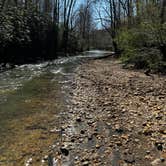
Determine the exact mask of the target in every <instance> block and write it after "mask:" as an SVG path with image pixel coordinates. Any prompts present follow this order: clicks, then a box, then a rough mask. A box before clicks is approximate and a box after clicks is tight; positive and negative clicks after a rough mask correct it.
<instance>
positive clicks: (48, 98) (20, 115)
mask: <svg viewBox="0 0 166 166" xmlns="http://www.w3.org/2000/svg"><path fill="white" fill-rule="evenodd" d="M108 54H110V52H106V51H88V52H85V53H83V54H81V55H79V56H74V57H65V58H59V59H56V60H54V61H51V62H45V63H41V64H33V65H32V64H28V65H22V66H18V67H16V68H14V69H12V70H9V71H5V72H2V73H0V166H1V165H2V166H22V165H26V166H28V164H29V163H31V162H32V163H33V164H34V165H35V166H37V165H41V164H42V165H44V163H45V162H44V159H43V160H42V161H41V159H42V158H44V156H45V155H47V154H48V153H49V151H50V146H51V145H53V144H54V142H56V141H58V140H59V139H60V134H59V128H60V127H61V119H60V114H61V113H63V110H64V109H67V107H66V105H67V103H66V102H67V93H69V89H70V88H69V87H70V82H71V80H72V78H73V76H74V71H75V68H76V67H77V66H78V65H80V64H81V63H85V62H86V61H87V60H90V59H94V58H98V57H100V56H106V55H108ZM31 157H33V160H35V161H31V160H32V159H31Z"/></svg>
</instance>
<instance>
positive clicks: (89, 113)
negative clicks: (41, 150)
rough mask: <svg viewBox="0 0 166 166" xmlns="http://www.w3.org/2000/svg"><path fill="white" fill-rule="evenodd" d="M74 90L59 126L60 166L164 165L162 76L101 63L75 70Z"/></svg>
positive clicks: (165, 93)
mask: <svg viewBox="0 0 166 166" xmlns="http://www.w3.org/2000/svg"><path fill="white" fill-rule="evenodd" d="M72 89H73V91H72V93H71V94H70V103H72V104H70V105H69V109H68V110H66V112H65V113H64V114H65V119H66V120H64V121H63V125H62V126H63V133H62V144H61V148H62V147H63V150H66V151H67V153H66V154H63V152H62V153H61V152H59V154H62V155H60V156H62V158H61V160H60V161H61V162H62V165H71V166H72V165H78V166H82V165H83V166H88V165H94V166H101V165H102V166H103V165H104V166H110V165H112V166H150V165H151V166H165V165H166V128H165V126H166V77H165V76H159V75H151V76H147V75H145V74H144V73H143V72H140V71H131V70H126V69H123V68H122V64H120V62H119V61H117V60H114V59H104V60H102V59H101V60H94V61H90V62H88V63H86V64H83V65H81V66H80V67H78V68H77V70H76V74H75V76H74V80H73V83H72ZM59 149H60V147H59ZM65 155H66V156H65ZM55 158H58V156H56V157H55Z"/></svg>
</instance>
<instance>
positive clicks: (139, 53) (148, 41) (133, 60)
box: [116, 22, 166, 72]
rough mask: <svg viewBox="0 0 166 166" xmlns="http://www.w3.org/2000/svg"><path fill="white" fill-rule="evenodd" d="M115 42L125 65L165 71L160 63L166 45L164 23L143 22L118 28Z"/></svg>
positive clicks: (165, 27)
mask: <svg viewBox="0 0 166 166" xmlns="http://www.w3.org/2000/svg"><path fill="white" fill-rule="evenodd" d="M116 42H117V43H118V46H119V48H120V50H121V52H122V56H121V59H122V61H123V62H124V63H125V65H129V64H132V65H133V66H134V67H135V68H137V69H142V68H150V69H151V70H155V71H160V70H161V68H162V71H163V72H165V69H163V68H164V66H165V64H164V63H162V62H163V60H164V56H165V55H164V53H163V52H162V49H161V48H162V47H165V46H166V24H160V23H150V22H143V23H141V24H140V25H138V26H137V27H134V28H130V29H126V28H123V29H121V30H119V32H118V36H117V38H116Z"/></svg>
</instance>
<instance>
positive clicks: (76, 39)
mask: <svg viewBox="0 0 166 166" xmlns="http://www.w3.org/2000/svg"><path fill="white" fill-rule="evenodd" d="M77 2H78V0H0V63H1V64H2V63H3V64H4V65H5V64H6V63H13V64H22V63H32V62H36V61H40V60H47V59H54V58H56V57H57V56H59V55H61V53H63V54H67V53H74V52H77V51H82V50H85V49H88V48H90V42H89V41H90V39H89V36H90V33H91V31H92V29H93V19H92V1H90V0H85V1H84V3H83V4H79V5H76V3H77ZM59 52H61V53H59Z"/></svg>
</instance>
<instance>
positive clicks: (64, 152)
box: [60, 148, 69, 156]
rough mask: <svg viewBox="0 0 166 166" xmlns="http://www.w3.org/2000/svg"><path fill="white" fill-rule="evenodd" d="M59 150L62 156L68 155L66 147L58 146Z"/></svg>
mask: <svg viewBox="0 0 166 166" xmlns="http://www.w3.org/2000/svg"><path fill="white" fill-rule="evenodd" d="M60 151H61V153H62V154H63V155H64V156H68V155H69V150H68V149H66V148H60Z"/></svg>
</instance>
